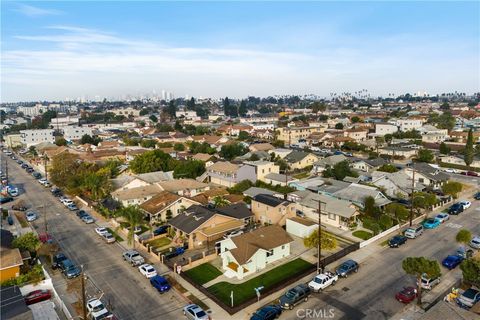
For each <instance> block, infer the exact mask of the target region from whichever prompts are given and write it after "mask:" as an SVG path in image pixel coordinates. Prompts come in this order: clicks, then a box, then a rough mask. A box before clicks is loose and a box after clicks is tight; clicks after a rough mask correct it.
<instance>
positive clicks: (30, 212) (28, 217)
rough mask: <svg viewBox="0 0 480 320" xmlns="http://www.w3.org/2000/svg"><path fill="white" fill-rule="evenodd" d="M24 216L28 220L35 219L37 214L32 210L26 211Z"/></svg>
mask: <svg viewBox="0 0 480 320" xmlns="http://www.w3.org/2000/svg"><path fill="white" fill-rule="evenodd" d="M25 216H26V217H27V221H29V222H32V221H35V220H37V214H36V213H35V212H34V211H28V212H27V214H26V215H25Z"/></svg>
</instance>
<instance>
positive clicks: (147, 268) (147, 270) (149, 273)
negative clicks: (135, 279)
mask: <svg viewBox="0 0 480 320" xmlns="http://www.w3.org/2000/svg"><path fill="white" fill-rule="evenodd" d="M138 270H139V271H140V273H141V274H143V275H144V276H145V277H146V278H147V279H150V278H152V277H155V276H156V275H157V270H155V268H154V267H153V266H152V265H150V264H148V263H145V264H142V265H141V266H140V267H138Z"/></svg>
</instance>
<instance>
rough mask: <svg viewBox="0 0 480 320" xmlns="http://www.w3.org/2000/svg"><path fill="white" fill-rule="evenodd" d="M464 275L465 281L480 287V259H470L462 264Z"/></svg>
mask: <svg viewBox="0 0 480 320" xmlns="http://www.w3.org/2000/svg"><path fill="white" fill-rule="evenodd" d="M460 269H461V270H462V273H463V280H464V281H466V282H468V283H471V284H473V285H475V286H477V287H480V259H478V258H469V259H466V260H464V261H462V263H461V264H460Z"/></svg>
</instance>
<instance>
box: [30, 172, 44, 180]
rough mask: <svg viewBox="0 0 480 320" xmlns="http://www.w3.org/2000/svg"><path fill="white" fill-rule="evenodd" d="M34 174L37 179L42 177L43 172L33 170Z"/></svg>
mask: <svg viewBox="0 0 480 320" xmlns="http://www.w3.org/2000/svg"><path fill="white" fill-rule="evenodd" d="M32 176H33V177H34V178H35V179H40V178H41V177H42V174H41V173H40V172H32Z"/></svg>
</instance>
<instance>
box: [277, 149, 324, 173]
mask: <svg viewBox="0 0 480 320" xmlns="http://www.w3.org/2000/svg"><path fill="white" fill-rule="evenodd" d="M284 160H285V161H286V162H287V164H288V167H289V168H290V169H293V170H295V169H297V170H301V169H304V168H306V167H308V166H313V164H314V163H315V162H317V161H318V160H319V157H318V156H317V155H315V154H313V153H310V152H305V151H296V150H295V151H292V152H291V153H289V154H288V156H286V157H285V158H284Z"/></svg>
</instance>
